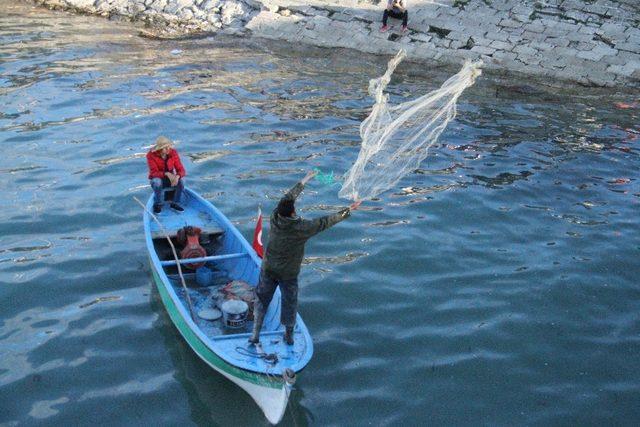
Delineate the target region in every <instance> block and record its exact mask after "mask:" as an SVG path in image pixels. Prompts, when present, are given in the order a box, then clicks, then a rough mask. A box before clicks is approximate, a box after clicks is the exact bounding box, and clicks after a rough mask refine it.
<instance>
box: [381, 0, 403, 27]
mask: <svg viewBox="0 0 640 427" xmlns="http://www.w3.org/2000/svg"><path fill="white" fill-rule="evenodd" d="M389 17H392V18H396V19H402V32H405V31H407V22H408V21H409V12H408V11H407V1H406V0H388V1H387V8H386V9H385V10H384V14H383V15H382V27H381V28H380V31H381V32H383V33H384V32H385V31H387V30H388V29H389V26H388V25H387V19H389Z"/></svg>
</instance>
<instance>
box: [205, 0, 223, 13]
mask: <svg viewBox="0 0 640 427" xmlns="http://www.w3.org/2000/svg"><path fill="white" fill-rule="evenodd" d="M219 7H220V0H205V1H204V2H203V3H202V5H201V6H200V9H202V10H206V11H210V10H212V9H218V8H219Z"/></svg>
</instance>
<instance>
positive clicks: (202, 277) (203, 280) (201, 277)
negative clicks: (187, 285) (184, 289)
mask: <svg viewBox="0 0 640 427" xmlns="http://www.w3.org/2000/svg"><path fill="white" fill-rule="evenodd" d="M196 283H197V284H198V285H200V286H211V285H212V284H213V271H211V269H209V268H207V267H200V268H199V269H197V270H196Z"/></svg>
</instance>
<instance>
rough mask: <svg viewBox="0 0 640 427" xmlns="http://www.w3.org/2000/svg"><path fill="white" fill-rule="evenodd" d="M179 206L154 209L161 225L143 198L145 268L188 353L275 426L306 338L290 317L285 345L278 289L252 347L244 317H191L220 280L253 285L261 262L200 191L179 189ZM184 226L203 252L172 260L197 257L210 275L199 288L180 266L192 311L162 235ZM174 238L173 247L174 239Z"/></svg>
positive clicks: (308, 351) (210, 303) (210, 302)
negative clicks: (232, 324)
mask: <svg viewBox="0 0 640 427" xmlns="http://www.w3.org/2000/svg"><path fill="white" fill-rule="evenodd" d="M182 205H183V207H184V209H185V210H184V212H182V213H177V212H175V211H173V210H172V209H170V208H169V206H168V205H167V204H165V206H164V208H163V209H162V212H161V213H160V214H158V215H156V217H157V218H158V220H159V221H160V222H161V223H162V227H160V226H159V225H158V224H157V223H156V222H155V221H154V220H153V218H151V216H150V215H149V212H151V211H152V206H153V196H152V197H151V198H150V199H149V201H148V202H147V212H145V213H144V232H145V238H146V242H147V249H148V250H149V258H150V261H151V269H152V272H153V278H154V281H155V283H156V286H157V288H158V291H159V293H160V297H161V298H162V302H163V303H164V306H165V308H166V310H167V312H168V313H169V316H170V317H171V320H172V321H173V323H174V325H175V326H176V327H177V328H178V331H180V334H181V335H182V337H183V338H184V340H185V341H186V342H187V344H189V346H190V347H191V348H192V349H193V351H194V352H195V353H196V354H197V355H198V356H199V357H200V358H201V359H202V360H204V361H205V362H206V363H207V364H208V365H209V366H211V367H212V368H213V369H215V370H216V371H218V372H219V373H221V374H222V375H224V376H225V377H227V378H228V379H230V380H231V381H233V382H234V383H236V384H237V385H239V386H240V387H241V388H242V389H243V390H245V391H246V392H247V393H249V395H251V397H252V398H253V399H254V401H255V402H256V403H257V404H258V406H259V407H260V408H261V409H262V411H263V412H264V414H265V416H266V418H267V419H268V420H269V422H271V423H273V424H276V423H278V422H279V421H280V420H281V419H282V417H283V415H284V413H285V410H286V407H287V403H288V400H289V394H290V392H291V387H292V384H293V381H294V380H295V374H296V373H298V372H300V371H301V370H302V369H303V368H304V367H305V366H306V365H307V363H308V362H309V360H310V359H311V356H312V354H313V343H312V340H311V336H310V335H309V332H308V330H307V328H306V326H305V324H304V322H303V321H302V318H301V317H300V315H298V317H297V320H296V328H295V332H294V338H295V344H294V345H293V346H288V345H286V343H285V342H284V340H283V328H282V326H281V325H280V293H279V291H277V292H276V294H275V296H274V298H273V301H272V302H271V305H270V306H269V309H268V310H267V313H266V315H265V319H264V324H263V328H262V334H261V344H260V346H254V345H251V344H249V342H248V338H249V336H250V332H251V328H252V326H253V325H252V322H249V321H248V322H247V323H246V325H245V326H244V327H243V328H240V329H230V328H228V327H227V326H226V325H225V323H224V320H223V319H217V320H206V319H204V318H201V317H199V316H198V313H201V312H203V311H204V310H205V309H211V308H212V307H214V306H215V305H216V303H219V299H218V296H219V290H220V287H221V286H223V285H224V284H225V283H227V282H228V281H230V280H240V281H244V282H246V283H248V284H250V285H251V286H253V287H255V286H256V285H257V283H258V277H259V273H260V264H261V260H260V258H259V257H258V256H257V255H256V253H255V251H254V250H253V248H252V247H251V245H250V244H249V243H248V242H247V240H246V239H245V238H244V237H243V236H242V234H240V232H239V231H238V230H237V229H236V228H235V227H234V226H233V225H232V224H231V222H230V221H229V220H228V219H227V218H226V217H225V216H224V215H223V214H222V213H221V212H220V211H219V210H218V209H217V208H216V207H214V206H213V205H212V204H211V203H209V202H208V201H207V200H205V199H203V198H202V197H201V196H200V195H198V194H197V193H195V192H194V191H192V190H190V189H185V191H184V193H183V200H182ZM187 225H190V226H194V227H199V228H200V229H201V230H202V234H201V237H200V242H201V245H202V246H203V247H204V248H205V249H206V252H207V255H206V256H202V257H199V258H191V259H180V260H179V262H180V264H181V265H186V264H194V263H202V262H204V263H206V267H207V268H208V269H209V270H211V271H213V275H214V278H215V279H214V280H213V284H212V285H210V286H199V285H198V283H197V281H196V273H194V272H193V271H192V270H188V269H187V268H182V270H183V277H184V278H185V282H186V285H187V286H186V290H187V292H188V295H189V299H190V300H191V305H192V309H193V310H191V309H190V307H189V303H188V301H187V298H186V294H187V292H185V287H184V286H183V285H182V282H181V280H180V276H179V274H178V271H177V266H176V263H177V262H176V260H175V258H174V256H173V253H172V252H171V248H170V245H169V243H168V242H167V239H166V237H165V234H168V235H169V236H170V237H171V239H172V241H173V242H176V236H177V233H178V231H179V230H180V229H181V228H183V227H185V226H187ZM174 244H175V246H176V249H177V250H178V251H179V250H180V249H179V245H178V244H177V243H174ZM192 313H193V314H192ZM205 317H206V316H205Z"/></svg>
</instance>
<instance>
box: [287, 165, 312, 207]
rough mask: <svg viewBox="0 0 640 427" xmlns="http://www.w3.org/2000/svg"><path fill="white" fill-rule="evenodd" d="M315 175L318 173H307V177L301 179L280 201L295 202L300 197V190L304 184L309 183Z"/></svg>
mask: <svg viewBox="0 0 640 427" xmlns="http://www.w3.org/2000/svg"><path fill="white" fill-rule="evenodd" d="M317 173H318V172H316V171H310V172H308V173H307V175H306V176H305V177H304V178H302V180H301V181H300V182H298V183H296V185H294V186H293V187H291V189H290V190H289V191H287V193H286V194H285V195H284V196H283V197H282V200H296V199H297V198H298V196H299V195H300V193H302V190H303V189H304V186H305V184H306V183H307V182H309V181H310V180H311V178H313V177H314V176H316V174H317Z"/></svg>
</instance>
